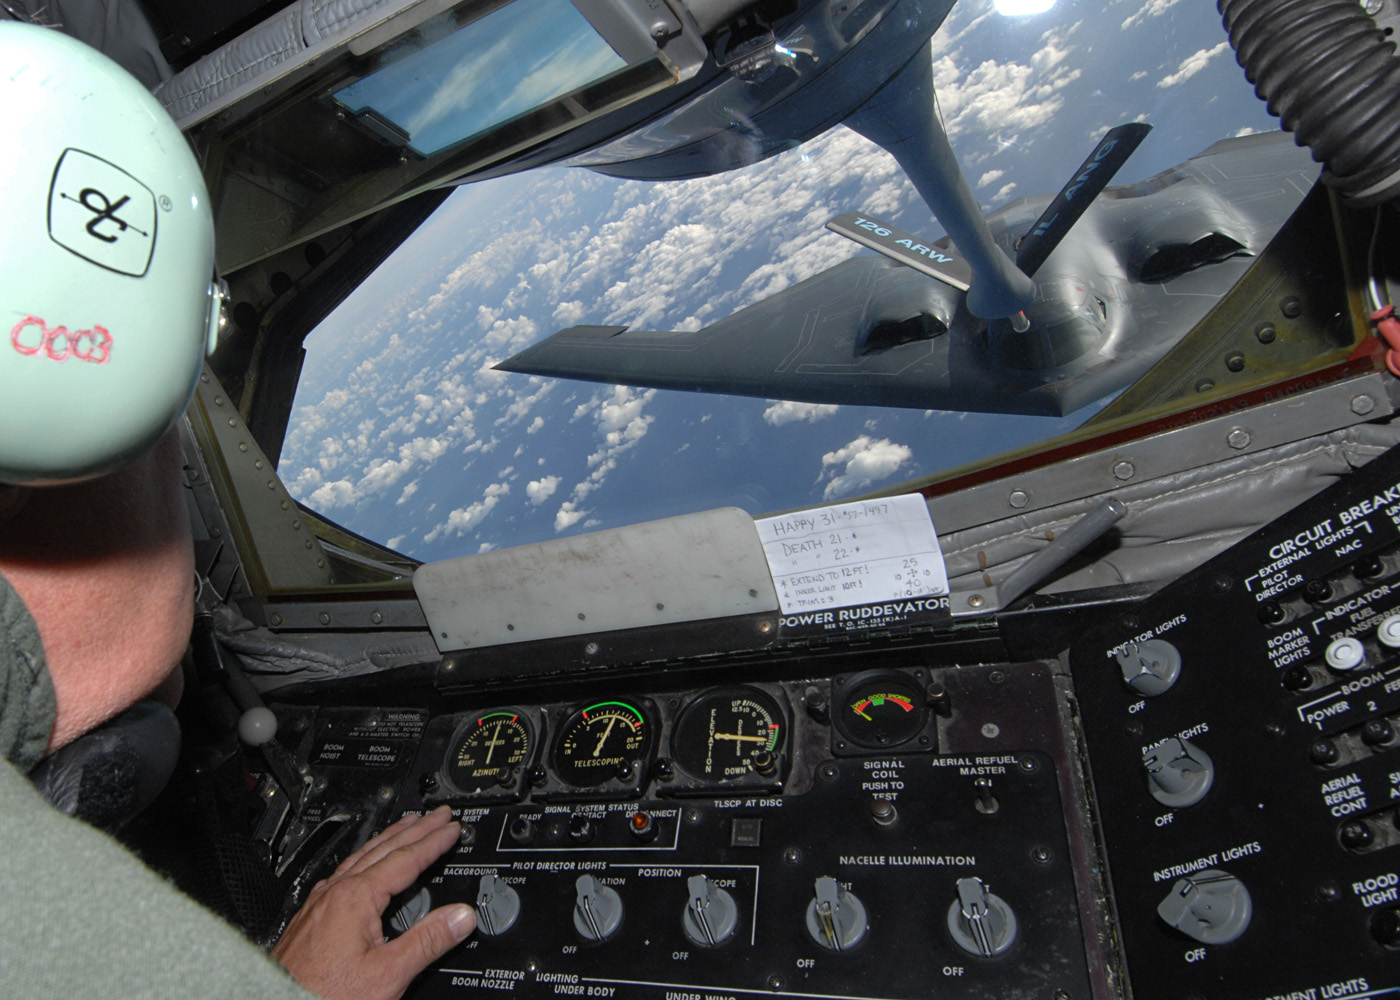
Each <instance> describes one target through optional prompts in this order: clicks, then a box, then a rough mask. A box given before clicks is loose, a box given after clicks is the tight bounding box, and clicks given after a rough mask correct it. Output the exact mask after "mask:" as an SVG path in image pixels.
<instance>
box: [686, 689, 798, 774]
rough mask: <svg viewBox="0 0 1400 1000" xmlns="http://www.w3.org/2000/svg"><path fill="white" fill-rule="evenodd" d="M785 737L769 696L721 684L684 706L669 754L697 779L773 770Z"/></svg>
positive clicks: (756, 690)
mask: <svg viewBox="0 0 1400 1000" xmlns="http://www.w3.org/2000/svg"><path fill="white" fill-rule="evenodd" d="M784 736H785V733H784V726H783V715H782V712H781V710H780V709H779V708H778V705H777V703H776V702H775V701H774V700H773V699H772V698H771V697H769V696H768V695H767V694H764V693H763V692H762V691H760V690H758V689H757V688H751V687H736V688H723V689H721V690H718V691H712V692H710V693H708V694H703V695H701V696H700V697H699V698H697V699H695V700H694V701H692V702H691V703H690V704H689V705H687V706H686V708H685V711H684V712H682V713H681V717H680V721H679V722H677V723H676V731H675V735H674V736H672V738H671V755H672V756H673V757H674V758H675V760H676V763H677V764H679V765H680V766H681V767H682V768H683V769H684V770H685V771H686V773H687V774H689V775H691V776H692V777H695V778H710V779H717V780H720V781H728V780H732V779H734V778H741V777H743V776H745V775H747V774H751V773H754V772H757V773H760V774H772V773H773V772H774V771H775V769H776V767H777V755H778V753H779V752H780V751H781V749H782V745H783V738H784Z"/></svg>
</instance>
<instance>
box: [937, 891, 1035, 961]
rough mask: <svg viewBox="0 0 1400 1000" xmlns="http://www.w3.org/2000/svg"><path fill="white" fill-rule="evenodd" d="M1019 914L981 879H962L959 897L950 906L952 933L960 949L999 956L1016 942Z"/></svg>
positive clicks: (981, 954) (949, 926) (983, 956)
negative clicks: (989, 889) (1017, 916)
mask: <svg viewBox="0 0 1400 1000" xmlns="http://www.w3.org/2000/svg"><path fill="white" fill-rule="evenodd" d="M1018 929H1019V928H1018V925H1017V923H1016V914H1015V912H1014V911H1013V910H1012V909H1011V907H1009V906H1007V905H1006V900H1004V899H1002V898H1001V897H1000V896H998V895H996V894H995V893H992V892H989V891H988V890H987V883H985V882H983V881H982V880H981V879H980V878H960V879H958V898H957V899H956V900H954V901H953V905H952V906H950V907H948V933H950V934H952V935H953V940H954V941H955V942H957V945H958V947H959V948H961V949H962V950H963V951H966V952H969V953H971V954H973V955H979V956H981V957H982V958H995V957H996V956H998V955H1001V954H1004V953H1005V952H1006V951H1007V950H1008V949H1010V947H1011V946H1012V945H1013V944H1015V943H1016V932H1017V930H1018Z"/></svg>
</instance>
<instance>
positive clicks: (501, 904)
mask: <svg viewBox="0 0 1400 1000" xmlns="http://www.w3.org/2000/svg"><path fill="white" fill-rule="evenodd" d="M519 916H520V894H519V893H517V892H516V891H515V890H514V889H512V888H511V887H510V886H508V885H507V884H506V882H505V879H503V878H501V877H500V876H499V875H483V876H481V882H480V884H479V886H478V888H477V890H476V929H477V933H479V934H484V935H486V936H487V937H498V936H499V935H501V934H504V933H505V932H506V931H508V930H510V929H511V927H513V926H514V925H515V921H516V919H517V918H519Z"/></svg>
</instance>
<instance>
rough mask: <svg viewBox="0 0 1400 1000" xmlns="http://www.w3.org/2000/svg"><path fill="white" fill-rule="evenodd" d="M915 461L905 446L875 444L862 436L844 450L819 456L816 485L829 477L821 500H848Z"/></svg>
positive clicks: (880, 440) (866, 436)
mask: <svg viewBox="0 0 1400 1000" xmlns="http://www.w3.org/2000/svg"><path fill="white" fill-rule="evenodd" d="M913 457H914V452H913V450H912V449H911V448H909V446H908V445H902V444H895V443H894V442H893V441H890V440H888V439H887V438H881V439H879V440H878V441H877V440H875V439H873V438H871V437H870V436H869V435H866V434H862V435H861V436H860V437H858V438H856V439H855V440H854V441H852V442H851V443H850V444H848V445H846V446H845V447H844V448H839V449H837V450H836V451H829V452H827V453H826V454H825V455H823V456H822V473H821V476H820V477H818V482H820V481H821V479H822V478H825V477H826V476H828V475H829V476H832V477H833V478H832V479H831V481H830V482H828V483H827V484H826V489H825V490H824V491H823V493H822V496H823V497H825V498H826V499H827V500H831V499H833V498H836V497H842V496H848V495H850V494H851V493H854V492H856V491H858V490H861V489H864V488H865V487H867V486H870V485H872V484H873V483H876V482H879V481H880V480H882V479H886V478H888V477H890V476H892V475H894V474H895V473H896V472H897V471H899V469H900V467H901V466H903V465H904V464H905V463H906V462H908V461H909V460H910V459H911V458H913Z"/></svg>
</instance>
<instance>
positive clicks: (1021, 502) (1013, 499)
mask: <svg viewBox="0 0 1400 1000" xmlns="http://www.w3.org/2000/svg"><path fill="white" fill-rule="evenodd" d="M1006 502H1007V503H1009V504H1010V505H1011V506H1013V507H1015V508H1016V509H1017V510H1020V509H1021V508H1022V507H1024V506H1025V505H1026V504H1028V503H1030V502H1031V497H1030V494H1029V493H1027V492H1026V491H1025V490H1012V491H1011V495H1010V496H1008V497H1007V498H1006Z"/></svg>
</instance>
